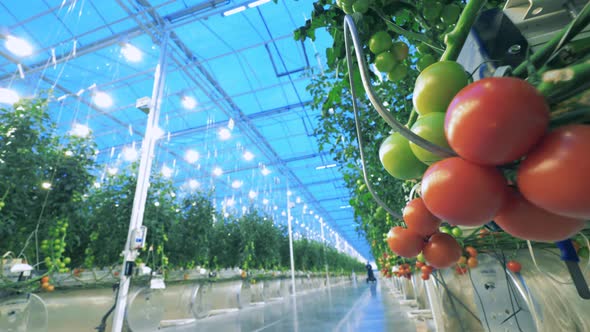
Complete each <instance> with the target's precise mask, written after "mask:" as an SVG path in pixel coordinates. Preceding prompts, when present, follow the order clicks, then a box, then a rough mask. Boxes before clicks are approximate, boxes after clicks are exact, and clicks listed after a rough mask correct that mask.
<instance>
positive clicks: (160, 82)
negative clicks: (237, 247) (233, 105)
mask: <svg viewBox="0 0 590 332" xmlns="http://www.w3.org/2000/svg"><path fill="white" fill-rule="evenodd" d="M167 51H168V31H166V32H165V33H164V38H163V40H162V43H161V45H160V59H159V62H158V65H157V66H156V70H155V73H154V85H153V89H152V99H151V103H150V112H149V114H148V120H147V126H146V130H145V135H144V138H143V142H142V145H141V160H140V162H139V172H138V174H137V185H136V187H135V196H134V198H133V210H132V211H131V220H130V221H129V233H128V234H127V242H126V243H125V248H123V257H124V259H123V265H122V268H121V271H122V272H121V281H120V282H119V292H118V296H117V302H116V307H115V311H114V315H113V328H112V331H113V332H121V331H122V329H123V322H124V320H125V310H126V307H127V295H128V293H129V285H130V284H131V276H127V275H126V274H125V267H126V265H127V264H132V262H134V261H135V258H137V254H138V252H137V250H134V249H132V248H131V243H132V242H131V241H133V239H132V237H133V231H134V230H135V229H138V228H140V227H141V225H142V224H143V214H144V211H145V202H146V199H147V192H148V188H149V185H150V173H151V170H152V160H153V156H154V149H155V146H156V141H157V140H158V137H155V130H156V128H158V120H159V118H160V106H161V104H162V95H163V93H164V82H165V80H166V65H167V62H168V60H167Z"/></svg>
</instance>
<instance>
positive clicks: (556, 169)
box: [516, 125, 590, 219]
mask: <svg viewBox="0 0 590 332" xmlns="http://www.w3.org/2000/svg"><path fill="white" fill-rule="evenodd" d="M589 152H590V126H588V125H569V126H564V127H561V128H559V129H556V130H555V131H553V132H551V133H549V134H548V135H547V136H545V138H544V139H543V140H542V141H541V142H540V143H539V144H538V145H537V147H535V149H534V150H533V151H532V152H531V153H530V154H529V155H528V156H527V158H526V159H525V160H524V161H523V162H522V163H521V165H520V168H519V169H518V173H517V178H516V180H517V183H518V188H519V189H520V192H521V193H522V195H523V196H524V197H525V198H526V199H527V200H528V201H530V202H531V203H533V204H535V205H537V206H539V207H540V208H543V209H544V210H547V211H549V212H553V213H556V214H559V215H564V216H568V217H572V218H581V219H589V218H590V195H588V188H590V176H589V175H588V171H589V170H590V154H589Z"/></svg>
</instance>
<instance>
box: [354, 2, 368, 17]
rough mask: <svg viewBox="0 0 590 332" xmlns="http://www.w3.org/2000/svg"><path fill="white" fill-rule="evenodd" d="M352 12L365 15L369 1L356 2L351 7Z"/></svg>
mask: <svg viewBox="0 0 590 332" xmlns="http://www.w3.org/2000/svg"><path fill="white" fill-rule="evenodd" d="M352 10H353V11H354V12H355V13H361V14H364V13H366V12H367V11H368V10H369V0H356V1H355V2H354V4H353V5H352Z"/></svg>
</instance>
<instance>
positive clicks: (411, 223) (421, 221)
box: [387, 198, 463, 269]
mask: <svg viewBox="0 0 590 332" xmlns="http://www.w3.org/2000/svg"><path fill="white" fill-rule="evenodd" d="M403 219H404V221H405V223H406V226H407V228H403V227H401V226H397V227H393V228H392V229H391V230H390V231H389V234H388V235H387V243H388V245H389V248H390V249H391V251H393V252H394V253H396V254H397V255H399V256H402V257H407V258H411V257H416V256H417V255H419V254H420V253H421V252H422V254H423V256H424V258H425V260H426V262H428V264H429V265H431V266H432V267H434V268H437V269H442V268H446V267H449V266H451V265H453V264H454V263H456V262H457V261H458V260H459V258H460V257H461V254H462V252H463V250H462V249H461V246H460V245H459V243H458V242H457V240H455V238H454V237H453V236H452V235H450V234H447V233H441V232H439V226H440V224H441V220H440V219H439V218H438V217H436V216H434V215H433V214H432V213H431V212H430V211H429V210H428V209H427V208H426V206H425V204H424V201H423V200H422V198H415V199H413V200H412V201H410V202H409V203H408V205H406V207H405V208H404V211H403Z"/></svg>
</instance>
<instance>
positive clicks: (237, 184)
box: [231, 180, 243, 189]
mask: <svg viewBox="0 0 590 332" xmlns="http://www.w3.org/2000/svg"><path fill="white" fill-rule="evenodd" d="M242 184H243V182H242V181H240V180H234V181H233V182H232V183H231V187H232V188H234V189H239V188H240V187H241V186H242Z"/></svg>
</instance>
